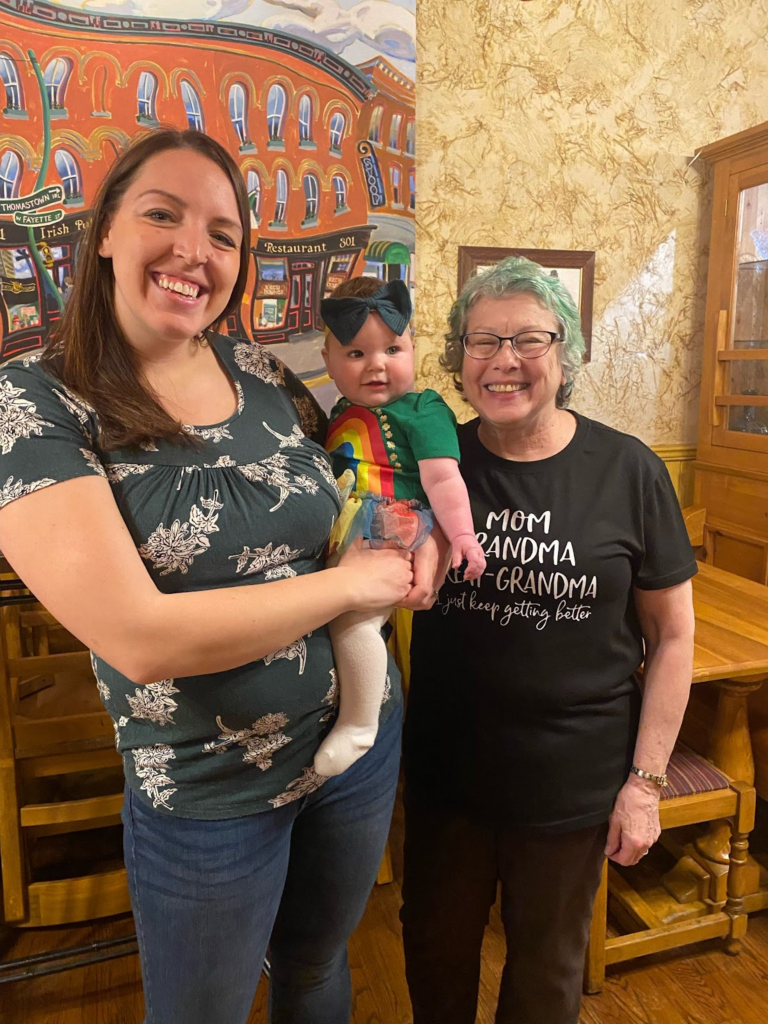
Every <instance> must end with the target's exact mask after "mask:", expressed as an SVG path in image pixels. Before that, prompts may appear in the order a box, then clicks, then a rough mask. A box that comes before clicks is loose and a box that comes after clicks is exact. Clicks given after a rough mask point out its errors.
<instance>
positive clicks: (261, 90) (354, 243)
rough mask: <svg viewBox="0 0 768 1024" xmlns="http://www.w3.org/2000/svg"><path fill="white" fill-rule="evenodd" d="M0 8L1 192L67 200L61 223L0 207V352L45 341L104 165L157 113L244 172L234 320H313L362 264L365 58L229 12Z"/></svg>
mask: <svg viewBox="0 0 768 1024" xmlns="http://www.w3.org/2000/svg"><path fill="white" fill-rule="evenodd" d="M0 20H1V21H2V24H3V32H2V39H1V40H0V80H1V81H2V87H3V88H4V92H5V96H4V103H3V105H2V108H1V109H2V113H0V199H13V198H16V197H19V196H25V195H29V194H31V193H33V192H35V191H37V190H38V189H39V188H42V187H43V186H48V185H53V184H56V185H60V186H61V187H62V189H63V203H62V205H63V208H64V217H63V219H62V220H60V221H59V222H58V223H55V224H51V225H49V226H41V227H34V228H31V227H24V226H21V225H18V224H15V223H14V221H13V219H12V218H11V217H8V216H0V287H1V288H2V291H1V293H0V294H2V299H3V301H2V302H0V316H2V320H3V322H2V329H3V351H2V357H3V358H6V357H7V356H9V355H12V354H15V353H17V352H21V351H26V350H29V349H33V348H35V347H39V345H41V344H42V343H43V342H44V340H45V337H46V335H47V332H48V329H49V328H50V326H51V325H52V324H53V323H55V320H56V319H57V318H58V316H59V315H60V309H61V306H62V300H65V299H66V295H67V291H68V289H69V286H70V282H71V277H72V274H73V272H74V262H75V258H76V249H77V242H78V238H79V236H80V234H81V232H82V231H83V230H84V228H85V227H86V226H87V222H88V210H89V206H90V203H91V201H92V199H93V195H94V192H95V190H96V188H97V186H98V184H99V182H100V181H101V178H102V176H103V174H104V170H105V168H106V166H107V165H108V163H109V162H110V161H111V160H112V159H114V157H115V155H116V154H117V153H118V152H119V151H120V149H122V148H123V147H124V146H125V145H126V144H127V143H128V142H129V140H130V138H131V137H132V136H133V135H134V134H135V133H136V132H137V131H140V130H142V129H148V128H152V127H154V126H157V125H158V124H173V125H177V126H180V127H187V126H189V127H192V128H196V129H198V130H201V131H206V132H207V133H208V134H210V135H213V136H215V137H216V138H218V139H219V140H220V141H221V142H223V143H224V144H225V145H226V146H227V148H228V149H229V151H230V152H231V153H232V155H233V156H234V158H235V160H236V161H237V162H238V164H239V166H240V168H241V170H242V173H243V177H244V180H245V182H246V185H247V188H248V192H249V195H250V199H251V211H252V214H251V219H252V238H251V246H252V254H253V260H252V265H251V272H250V275H249V280H248V285H247V289H246V298H245V301H244V304H243V307H242V310H241V321H242V322H240V320H239V319H238V318H231V322H229V323H228V324H227V327H228V329H229V330H231V331H233V332H238V333H241V334H245V335H249V336H250V337H252V338H254V339H255V340H258V341H264V342H271V343H275V342H281V341H286V340H288V339H289V338H293V339H296V338H297V337H300V336H301V335H302V333H308V332H315V331H316V329H317V327H318V324H319V303H320V300H321V298H322V297H323V295H324V294H327V293H328V292H329V291H330V290H331V289H332V288H334V287H335V286H336V285H337V284H339V283H340V282H341V281H343V280H345V279H346V278H347V277H348V276H350V275H352V274H355V273H360V272H362V270H363V265H364V255H363V254H364V252H365V250H366V248H367V247H368V243H369V241H370V240H371V234H372V232H373V231H375V229H376V225H375V224H374V223H373V222H371V221H369V207H370V205H371V200H370V195H369V188H368V185H367V183H366V182H367V179H366V175H365V174H364V173H363V168H362V164H361V156H360V154H358V153H357V151H356V147H357V142H358V140H359V139H361V138H364V137H365V130H366V129H365V128H364V126H363V125H362V124H360V123H359V119H360V116H361V111H362V110H363V108H364V107H366V109H367V104H368V103H369V101H370V100H371V98H372V97H373V96H374V94H375V92H376V86H375V85H374V84H373V82H372V77H373V76H372V75H371V74H370V73H369V72H367V71H366V72H364V71H363V70H358V69H357V68H355V67H354V66H352V65H350V64H347V63H346V62H345V61H343V60H341V59H340V58H338V57H337V56H335V55H334V54H332V53H330V52H329V51H327V50H324V49H323V48H321V47H318V46H315V45H313V44H312V43H309V42H306V41H304V40H300V39H297V38H295V37H293V36H289V35H286V34H281V33H278V32H271V31H267V30H264V29H260V28H254V27H249V26H242V25H237V24H232V23H224V22H189V23H185V22H179V21H169V20H165V19H147V18H138V17H133V16H118V15H106V14H95V13H91V12H86V11H81V10H72V9H69V8H60V7H56V6H54V5H52V4H48V3H45V2H37V0H0ZM10 40H17V41H22V40H23V44H24V48H23V49H22V48H21V46H20V45H17V44H16V43H15V42H11V41H10ZM28 50H31V51H32V52H33V53H34V55H35V57H36V59H37V62H38V64H39V68H40V72H41V74H42V77H43V88H44V90H45V94H46V97H47V101H48V102H47V106H48V108H49V110H50V129H51V144H50V159H49V160H48V164H47V169H46V173H45V175H44V176H43V178H42V180H40V176H41V167H42V165H43V164H44V163H45V156H46V150H45V147H44V144H43V139H44V128H45V110H44V106H45V105H44V103H43V99H42V97H41V89H40V87H39V85H38V80H37V78H36V75H35V69H34V67H33V65H32V62H31V61H30V59H29V57H28V56H27V51H28ZM373 63H375V62H373ZM2 101H3V96H2V89H0V103H2ZM405 131H406V129H405V126H403V138H405ZM404 174H406V175H407V172H405V171H404ZM385 175H386V169H385ZM403 180H405V181H407V176H406V177H405V178H404V179H403ZM398 195H399V193H396V195H395V198H397V196H398ZM402 197H403V199H404V201H402V200H398V202H399V205H400V206H402V207H403V210H402V211H401V212H403V213H405V215H406V216H408V215H409V214H410V216H412V213H411V211H409V210H408V209H407V207H408V203H409V200H408V193H407V187H406V191H404V192H402ZM391 201H392V200H391V199H390V205H391ZM1 209H2V207H0V210H1ZM377 234H378V232H377ZM384 241H385V242H386V241H387V238H385V239H384ZM391 241H395V240H394V239H391ZM33 244H34V245H35V247H36V249H37V250H38V253H39V257H42V262H43V263H44V265H45V266H46V268H47V269H48V271H49V274H50V277H51V278H52V279H53V283H54V284H53V285H52V284H51V282H50V280H49V279H48V275H46V274H44V273H41V272H40V262H41V261H40V258H39V257H38V256H37V254H35V253H34V252H33V251H32V245H33ZM54 285H55V287H54Z"/></svg>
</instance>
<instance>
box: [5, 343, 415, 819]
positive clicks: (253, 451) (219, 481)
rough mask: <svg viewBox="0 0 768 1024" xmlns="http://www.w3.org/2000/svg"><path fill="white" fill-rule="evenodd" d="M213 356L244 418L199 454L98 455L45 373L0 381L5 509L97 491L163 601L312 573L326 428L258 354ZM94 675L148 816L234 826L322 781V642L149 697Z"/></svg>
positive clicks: (326, 511) (78, 413) (269, 359)
mask: <svg viewBox="0 0 768 1024" xmlns="http://www.w3.org/2000/svg"><path fill="white" fill-rule="evenodd" d="M212 344H213V346H214V349H215V351H216V353H217V355H218V357H219V360H220V362H221V364H222V365H223V367H224V368H225V370H226V371H227V372H228V373H229V374H230V376H231V378H232V381H233V384H234V387H235V390H236V392H237V395H238V399H239V401H238V407H237V410H236V412H235V413H234V415H233V416H232V417H231V418H230V419H228V420H226V421H225V422H223V423H219V424H216V425H215V426H208V427H194V426H188V427H185V429H186V430H188V431H189V432H190V433H192V434H195V435H196V436H197V437H199V438H201V439H202V440H203V441H204V444H203V445H202V446H200V448H198V449H194V450H190V449H188V448H183V447H180V446H177V445H172V444H168V443H167V442H163V441H159V442H158V443H157V445H156V446H154V445H153V446H147V447H146V448H143V449H138V448H135V449H123V450H119V451H115V452H104V451H102V450H101V449H100V448H99V445H98V425H97V422H96V418H95V414H94V412H93V410H92V409H91V408H89V407H88V406H87V405H85V404H84V403H83V402H82V401H81V400H80V399H79V398H78V397H77V396H76V395H74V394H72V393H71V392H70V391H68V390H67V389H66V388H65V387H64V386H63V385H62V384H61V383H60V382H59V381H57V380H56V379H55V378H54V377H52V376H50V375H49V374H48V373H47V372H46V371H44V370H43V368H42V367H41V366H40V365H39V364H38V361H37V360H38V358H39V356H37V355H33V356H26V357H21V358H19V359H16V360H14V361H12V362H10V363H7V364H6V365H5V366H3V367H2V368H0V507H2V506H3V505H5V504H7V503H8V502H10V501H14V500H16V499H18V498H21V497H23V496H24V495H26V494H29V493H30V492H32V491H36V490H39V489H40V488H42V487H49V486H51V485H53V484H56V483H59V482H61V481H63V480H69V479H73V478H75V477H81V476H88V475H90V474H93V473H96V474H98V475H99V476H103V477H106V479H107V480H108V481H109V484H110V486H111V488H112V493H113V495H114V498H115V501H116V502H117V505H118V508H119V510H120V512H121V514H122V516H123V519H124V520H125V523H126V525H127V527H128V529H129V530H130V533H131V536H132V537H133V540H134V542H135V544H136V547H137V548H138V551H139V554H140V555H141V557H142V558H143V559H144V562H145V564H146V567H147V570H148V571H149V573H150V575H151V576H152V579H153V580H154V582H155V584H156V585H157V587H158V589H159V590H161V591H162V592H164V593H179V592H183V591H190V590H207V589H213V588H220V587H236V586H246V585H250V584H258V583H264V582H267V581H269V580H276V579H280V578H282V577H286V576H297V575H303V574H305V573H310V572H315V571H317V570H318V569H322V567H323V551H324V547H325V544H326V541H327V538H328V534H329V532H330V528H331V525H332V524H333V522H334V521H335V519H336V517H337V515H338V512H339V494H338V489H337V487H336V483H335V480H334V477H333V473H332V471H331V466H330V462H329V460H328V456H327V455H326V454H325V452H324V450H323V448H322V444H321V442H322V440H323V435H324V431H325V416H324V415H323V413H322V412H321V411H320V410H319V408H318V406H317V405H316V403H315V401H314V399H313V398H312V397H311V395H310V394H309V392H308V391H307V389H306V388H305V387H304V385H303V384H301V383H300V382H299V381H298V380H297V378H296V377H294V375H293V374H292V373H291V372H290V371H289V370H288V369H287V368H286V367H285V366H284V365H283V364H282V363H281V362H280V361H279V360H278V359H277V358H275V356H273V355H272V354H271V353H270V352H268V351H266V350H265V349H263V348H262V347H261V346H260V345H256V344H251V343H250V342H243V341H238V340H237V339H232V338H226V337H223V336H215V337H213V338H212ZM3 481H4V483H3ZM115 585H116V586H119V585H120V581H119V580H116V581H115ZM140 642H141V637H137V643H140ZM92 663H93V669H94V673H95V676H96V685H97V687H98V689H99V692H100V694H101V697H102V700H103V702H104V705H105V707H106V709H107V710H108V712H109V714H110V716H111V717H112V720H113V723H114V727H115V739H116V744H117V749H118V751H119V752H120V753H121V755H122V759H123V765H124V769H125V775H126V779H127V781H128V785H129V786H130V787H131V789H132V790H133V791H134V792H135V793H136V795H137V796H138V797H139V798H140V799H141V800H143V801H144V802H145V803H147V804H149V805H151V806H152V807H154V808H158V809H160V810H162V811H167V812H170V813H173V814H175V815H178V816H180V817H188V818H206V819H216V818H231V817H238V816H240V815H245V814H252V813H256V812H260V811H264V810H269V809H271V808H273V807H279V806H281V805H282V804H285V803H289V802H290V801H292V800H297V799H300V798H301V797H303V796H305V795H306V794H308V793H311V792H312V791H313V790H315V789H317V788H318V786H320V785H322V783H323V782H324V781H325V779H324V777H323V776H320V775H317V773H316V772H315V771H314V770H313V768H312V760H313V757H314V754H315V751H316V749H317V747H318V745H319V743H320V741H321V739H322V738H323V736H324V735H325V733H326V731H327V730H328V729H329V728H330V725H331V721H332V718H333V717H334V715H335V710H336V705H337V702H338V686H337V680H336V670H335V668H334V664H333V654H332V651H331V644H330V640H329V637H328V632H327V630H326V629H325V628H322V629H317V630H315V631H314V632H312V633H309V634H307V635H306V636H303V637H299V638H298V639H297V640H295V641H294V642H293V643H291V644H289V645H288V646H287V647H283V648H281V649H280V650H276V651H274V652H273V653H272V654H270V655H268V656H267V657H266V658H263V659H261V660H260V661H257V662H252V663H251V664H248V665H243V666H241V667H240V668H236V669H232V670H230V671H227V672H215V673H211V674H209V675H203V676H188V677H185V678H177V679H159V680H158V681H157V682H154V683H150V684H148V685H146V686H137V685H136V684H135V683H132V682H131V680H129V679H128V678H127V677H126V676H124V675H122V674H121V673H120V672H117V671H116V670H115V669H114V668H112V667H111V666H110V665H108V664H107V663H106V662H105V661H103V660H102V659H101V658H98V657H96V656H95V655H92ZM391 671H392V672H396V670H395V669H394V668H393V667H392V666H391ZM395 689H396V695H393V693H392V687H391V686H389V685H388V686H387V692H386V695H385V700H384V704H383V705H382V717H383V718H386V717H388V715H389V713H391V711H392V710H394V708H395V706H396V704H397V703H398V702H399V688H395Z"/></svg>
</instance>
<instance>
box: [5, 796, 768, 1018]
mask: <svg viewBox="0 0 768 1024" xmlns="http://www.w3.org/2000/svg"><path fill="white" fill-rule="evenodd" d="M400 835H402V829H401V824H400V821H399V815H398V816H396V821H395V826H394V828H393V854H394V866H395V874H396V876H397V877H400V870H401V862H400V858H399V856H398V844H397V837H398V836H400ZM399 901H400V889H399V885H398V883H397V882H394V883H393V884H391V885H387V886H378V887H377V888H376V889H375V890H374V892H373V895H372V896H371V900H370V903H369V905H368V909H367V912H366V915H365V918H364V920H363V922H362V924H361V925H360V928H359V929H358V931H357V932H356V934H355V935H354V937H353V939H352V942H351V945H350V964H351V969H352V982H353V987H354V1013H353V1018H352V1024H411V1019H412V1018H411V1010H410V1004H409V1001H408V992H407V989H406V986H405V977H404V968H403V954H402V948H401V945H400V928H399V922H398V916H397V914H398V908H399ZM131 930H132V922H131V921H130V920H129V919H122V920H117V921H108V922H103V923H101V924H99V925H96V926H94V927H91V928H67V929H55V930H46V931H37V932H34V933H32V932H25V931H11V930H7V931H5V932H3V933H2V934H1V935H0V958H2V959H3V960H8V959H12V958H15V957H19V956H23V955H27V954H29V953H34V952H40V951H43V950H49V949H52V948H56V947H58V946H61V947H63V946H67V945H75V944H79V943H84V942H89V941H94V940H96V939H103V938H110V937H113V936H115V935H120V934H127V933H129V932H130V931H131ZM503 963H504V938H503V932H502V929H501V924H500V921H499V917H498V913H497V912H496V911H495V910H494V913H493V917H492V921H491V927H490V928H489V929H488V934H487V937H486V943H485V948H484V957H483V972H482V982H481V993H480V1005H479V1010H478V1017H477V1024H493V1016H494V1008H495V1003H496V993H497V991H498V985H499V979H500V977H501V969H502V966H503ZM142 1007H143V1003H142V996H141V984H140V979H139V964H138V959H137V958H136V957H135V956H134V957H126V958H123V959H121V960H113V961H109V962H107V963H103V964H99V965H96V966H93V967H88V968H81V969H78V970H75V971H70V972H67V973H66V974H59V975H53V976H50V977H48V978H41V979H36V980H33V981H24V982H16V983H11V984H4V985H0V1024H140V1022H141V1021H142V1020H143V1014H142ZM266 1019H267V1017H266V983H263V984H262V985H260V986H259V991H258V993H257V996H256V1000H255V1003H254V1007H253V1011H252V1013H251V1016H250V1018H249V1024H266ZM580 1022H581V1024H766V1022H768V911H766V912H765V913H763V914H758V915H754V916H753V917H752V918H751V919H750V924H749V931H748V933H747V937H746V940H745V943H744V949H743V952H742V954H741V955H740V956H739V957H735V958H734V957H729V956H726V955H725V953H724V952H722V948H721V946H720V945H719V943H718V942H708V943H701V944H699V945H698V946H691V947H688V949H687V950H683V951H679V952H673V953H667V954H657V955H655V956H653V957H646V958H644V959H641V960H636V961H634V962H633V963H631V964H629V965H626V964H625V965H622V966H621V967H620V968H609V976H608V979H607V981H606V985H605V989H604V991H603V992H602V993H601V995H599V996H585V997H584V1001H583V1007H582V1014H581V1018H580ZM542 1024H546V1022H544V1021H542Z"/></svg>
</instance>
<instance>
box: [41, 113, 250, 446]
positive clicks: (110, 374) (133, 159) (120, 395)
mask: <svg viewBox="0 0 768 1024" xmlns="http://www.w3.org/2000/svg"><path fill="white" fill-rule="evenodd" d="M173 149H191V150H194V151H195V152H196V153H199V154H200V155H201V156H205V157H208V159H209V160H212V161H213V163H215V164H217V165H218V166H219V167H220V168H221V169H222V170H223V171H224V173H225V174H226V175H227V177H228V178H229V180H230V182H231V184H232V188H233V189H234V192H235V198H236V200H237V205H238V211H239V214H240V224H241V225H242V228H243V239H242V242H241V244H240V271H239V273H238V275H237V282H236V283H235V287H234V288H233V289H232V294H231V295H230V297H229V302H228V303H227V306H226V308H225V309H224V311H223V312H222V314H221V316H220V317H219V318H218V319H217V320H216V321H215V323H212V324H209V325H208V329H213V330H216V329H217V328H218V326H219V325H220V324H221V323H222V321H223V320H224V318H225V317H227V316H229V314H230V313H234V312H236V311H237V309H238V308H239V307H240V303H241V302H242V298H243V292H244V291H245V284H246V279H247V276H248V253H249V248H250V233H251V221H250V212H249V208H248V192H247V190H246V188H245V183H244V182H243V179H242V176H241V174H240V171H239V168H238V166H237V164H236V163H235V161H234V160H233V159H232V157H231V156H230V155H229V153H228V152H227V151H226V150H225V149H224V148H223V146H221V145H220V144H219V143H218V142H216V140H215V139H212V138H211V137H210V136H209V135H204V134H203V133H202V132H196V131H190V130H186V131H179V130H178V129H177V128H165V127H164V128H157V129H154V130H153V131H150V132H148V133H146V134H143V135H141V136H140V137H139V138H137V139H136V141H134V142H133V143H132V144H131V145H130V146H129V147H128V148H127V149H126V150H125V151H124V152H123V153H121V154H120V156H119V157H118V159H117V160H116V161H115V162H114V163H113V164H112V166H111V167H110V169H109V171H108V172H107V174H106V176H105V178H104V180H103V181H102V183H101V185H100V187H99V190H98V192H97V194H96V198H95V200H94V204H93V213H92V216H91V222H90V224H89V225H88V228H87V230H86V232H85V236H84V238H83V240H82V242H81V246H80V252H79V255H78V261H77V270H76V273H75V278H74V283H73V287H72V291H71V293H70V295H69V298H68V299H67V304H66V307H65V310H64V315H63V316H62V319H61V322H60V324H59V325H58V327H57V329H56V331H55V334H54V336H53V337H52V339H51V342H50V344H49V345H48V346H47V348H46V351H45V353H44V354H43V357H42V359H41V362H42V363H43V365H44V366H45V367H46V368H47V369H48V370H49V371H50V372H51V373H53V374H54V375H55V376H56V377H58V378H59V380H60V381H61V382H62V383H63V384H66V386H67V387H68V388H70V389H71V390H72V391H74V392H75V394H77V395H79V397H80V398H82V399H84V400H85V401H86V402H87V403H88V404H89V405H91V406H92V407H93V409H94V410H95V412H96V415H97V418H98V423H99V445H100V447H101V448H102V449H104V450H105V451H114V450H115V449H116V448H126V447H131V446H134V445H139V444H142V443H151V442H153V441H157V440H167V441H171V442H174V443H176V444H187V445H190V444H191V445H194V444H195V443H196V439H195V438H193V437H190V436H189V435H188V434H187V433H186V432H184V431H183V430H182V429H181V423H179V422H178V421H177V420H174V419H173V417H172V416H169V415H168V413H167V412H166V411H165V409H163V407H162V406H161V405H160V403H159V401H158V400H157V397H156V395H154V394H153V392H152V390H151V388H150V387H149V386H148V384H147V383H146V381H145V380H144V379H143V376H142V374H141V371H140V368H139V364H138V361H137V359H136V355H135V353H134V350H133V348H132V347H131V345H130V344H129V342H128V340H127V339H126V337H125V335H124V334H123V331H122V330H121V328H120V325H119V323H118V320H117V314H116V312H115V302H114V287H115V278H114V274H113V270H112V260H111V259H105V258H104V257H102V256H100V255H99V246H100V244H101V239H102V237H103V236H104V234H105V232H106V230H107V226H108V222H109V218H110V217H111V216H112V215H113V214H114V212H115V211H116V210H117V208H118V206H119V205H120V203H121V202H122V199H123V196H124V195H125V193H126V190H127V189H128V187H129V186H130V184H131V182H132V181H133V180H134V178H135V177H136V175H137V173H138V172H139V171H140V169H141V168H142V166H143V165H144V164H145V163H146V161H147V160H149V159H150V158H151V157H153V156H156V155H157V154H158V153H163V152H165V151H167V150H173Z"/></svg>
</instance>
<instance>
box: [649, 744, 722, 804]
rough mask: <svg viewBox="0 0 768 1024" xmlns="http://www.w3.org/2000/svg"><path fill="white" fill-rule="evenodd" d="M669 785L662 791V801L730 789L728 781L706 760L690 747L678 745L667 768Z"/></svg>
mask: <svg viewBox="0 0 768 1024" xmlns="http://www.w3.org/2000/svg"><path fill="white" fill-rule="evenodd" d="M667 783H668V784H667V785H666V786H665V787H664V788H663V789H662V791H661V799H662V800H672V799H673V798H674V797H676V796H690V795H691V794H693V793H711V792H712V791H713V790H715V789H728V785H729V783H728V779H727V777H726V776H725V775H723V773H722V772H721V771H718V770H717V768H715V766H714V765H713V764H710V762H709V761H707V760H706V759H705V758H703V757H701V756H700V755H699V754H696V753H694V752H693V751H692V750H691V749H690V747H686V746H685V745H684V744H682V743H678V744H677V746H676V747H675V749H674V751H673V752H672V757H671V758H670V759H669V765H668V766H667Z"/></svg>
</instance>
